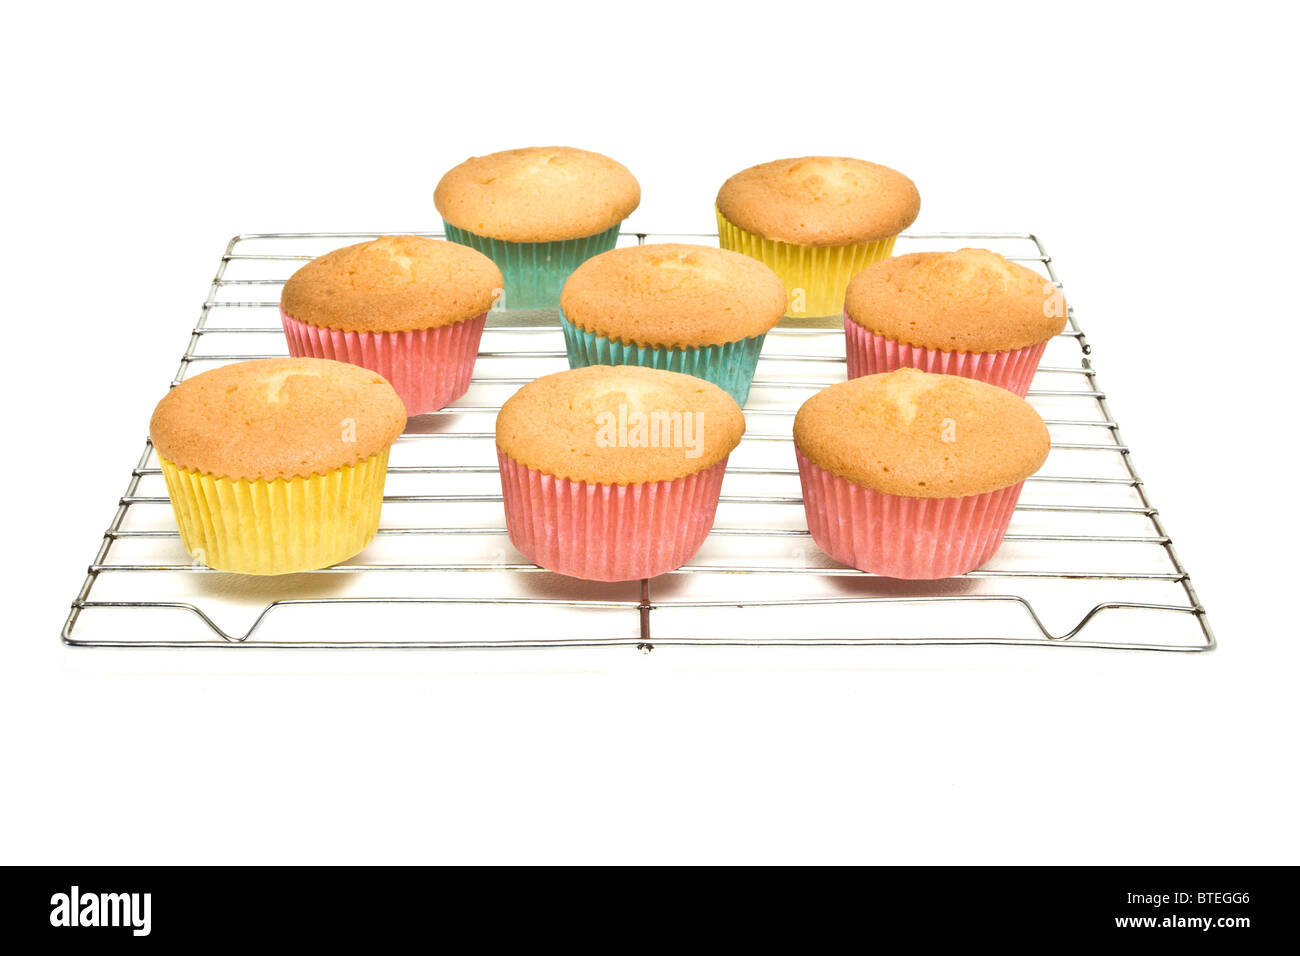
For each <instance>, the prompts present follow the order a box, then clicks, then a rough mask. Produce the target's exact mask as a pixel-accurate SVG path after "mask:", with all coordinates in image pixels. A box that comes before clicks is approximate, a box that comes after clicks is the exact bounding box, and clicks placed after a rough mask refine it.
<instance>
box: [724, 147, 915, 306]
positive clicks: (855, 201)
mask: <svg viewBox="0 0 1300 956" xmlns="http://www.w3.org/2000/svg"><path fill="white" fill-rule="evenodd" d="M716 205H717V208H716V211H717V214H718V238H719V240H720V242H721V245H722V248H724V249H733V250H735V251H736V252H743V253H744V254H745V255H747V256H753V257H754V258H755V259H758V260H759V261H761V262H764V263H766V264H767V265H769V266H771V268H772V270H773V271H774V272H776V274H777V275H779V276H780V277H781V280H782V281H783V282H784V283H785V287H786V290H787V292H788V293H789V297H790V299H789V303H788V305H787V307H786V314H787V315H790V316H796V317H800V316H826V315H839V314H840V311H841V310H842V309H843V308H844V288H845V286H847V285H848V284H849V280H850V279H851V278H853V276H854V275H856V274H857V273H858V272H860V271H861V270H862V269H863V268H864V267H866V266H867V265H870V264H871V263H873V262H876V261H877V260H879V259H883V258H885V257H886V256H888V255H889V254H890V253H891V252H893V249H894V239H895V238H897V236H898V234H899V233H900V232H902V231H903V230H904V229H906V228H907V227H908V226H910V225H911V224H912V223H913V222H914V221H915V220H916V215H917V213H918V212H920V210H921V196H920V194H919V193H918V192H917V191H916V186H915V185H913V183H912V181H911V180H910V179H908V178H907V177H906V176H904V175H903V174H902V173H900V172H896V171H894V170H892V169H890V168H889V167H888V166H880V165H878V164H876V163H868V162H866V161H864V160H861V159H848V158H844V157H838V156H806V157H804V158H802V159H778V160H776V161H775V162H771V163H762V164H761V165H758V166H751V167H750V168H749V169H746V170H745V171H744V172H739V173H736V175H734V176H732V177H731V178H730V179H728V180H727V181H726V182H725V183H723V184H722V188H721V189H720V190H718V198H717V204H716Z"/></svg>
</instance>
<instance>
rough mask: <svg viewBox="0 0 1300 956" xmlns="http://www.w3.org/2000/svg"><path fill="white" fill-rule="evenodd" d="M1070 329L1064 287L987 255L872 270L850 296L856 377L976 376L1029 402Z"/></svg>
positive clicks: (848, 343) (848, 333) (847, 326)
mask: <svg viewBox="0 0 1300 956" xmlns="http://www.w3.org/2000/svg"><path fill="white" fill-rule="evenodd" d="M1064 328H1065V299H1064V297H1063V296H1062V295H1061V291H1060V289H1058V288H1057V287H1056V286H1055V285H1053V284H1052V283H1051V282H1049V281H1048V280H1047V279H1045V278H1043V277H1042V276H1041V275H1039V274H1038V273H1037V272H1035V271H1034V270H1032V269H1027V268H1025V267H1024V266H1022V265H1019V264H1018V263H1015V262H1008V261H1007V260H1006V259H1004V258H1003V257H1002V256H1000V255H998V254H997V253H996V252H989V251H988V250H987V249H961V250H958V251H957V252H916V253H913V254H911V255H907V256H898V257H897V258H895V259H885V260H883V261H881V262H877V263H873V264H872V265H869V266H867V267H866V268H865V269H863V270H862V271H861V272H859V273H858V274H857V275H856V276H854V277H853V281H852V282H850V283H849V288H848V292H847V294H846V296H845V300H844V345H845V348H846V350H847V352H848V363H849V377H850V378H855V377H857V376H859V375H872V374H874V373H876V372H888V371H890V370H892V369H896V368H900V367H902V366H910V367H912V368H919V369H924V370H925V371H927V372H942V373H945V374H947V375H961V376H964V377H966V378H977V379H979V380H980V381H983V382H991V383H992V384H994V385H1000V386H1001V387H1002V388H1005V389H1009V390H1011V391H1013V392H1015V393H1016V394H1017V395H1019V396H1020V397H1021V398H1023V397H1024V396H1025V393H1026V392H1028V391H1029V383H1030V381H1031V380H1032V379H1033V377H1034V372H1035V371H1036V370H1037V369H1038V363H1039V362H1040V361H1041V360H1042V357H1043V350H1044V349H1046V348H1047V343H1048V342H1049V341H1051V339H1052V337H1053V336H1054V335H1058V334H1060V332H1061V330H1062V329H1064Z"/></svg>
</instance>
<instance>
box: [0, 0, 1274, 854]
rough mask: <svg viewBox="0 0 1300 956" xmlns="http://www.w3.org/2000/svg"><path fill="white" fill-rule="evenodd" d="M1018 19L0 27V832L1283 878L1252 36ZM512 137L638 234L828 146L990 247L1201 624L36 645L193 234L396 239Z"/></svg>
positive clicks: (602, 18)
mask: <svg viewBox="0 0 1300 956" xmlns="http://www.w3.org/2000/svg"><path fill="white" fill-rule="evenodd" d="M1055 7H1056V5H1052V7H1048V6H1047V5H1040V4H988V5H981V4H969V3H963V4H954V5H951V6H949V5H942V4H925V5H907V4H889V5H887V7H886V8H884V9H878V8H876V7H874V6H869V5H868V4H865V3H860V2H857V3H849V4H831V3H818V2H805V3H789V2H787V3H782V4H773V5H768V4H759V3H751V4H744V5H741V4H727V5H725V7H723V5H717V9H715V8H714V7H713V6H712V5H708V4H704V3H700V2H693V3H675V2H670V0H656V2H654V3H649V4H636V5H622V4H613V3H605V4H594V5H590V6H585V5H584V6H579V5H566V4H563V3H561V2H558V0H548V2H536V3H528V4H516V5H509V4H505V3H493V4H479V3H466V4H458V5H450V4H435V3H419V4H392V5H389V4H363V5H359V6H358V5H356V4H324V3H313V4H269V3H256V4H246V3H223V4H203V5H193V6H190V5H182V4H158V5H144V4H129V3H128V4H114V5H85V6H79V5H75V4H74V5H60V6H59V8H58V9H57V10H54V9H51V8H49V7H44V8H42V10H41V12H37V10H38V5H35V4H32V5H25V6H23V7H22V8H21V9H20V10H19V11H17V12H15V11H10V13H9V14H8V16H7V23H6V41H5V47H6V51H5V54H4V56H3V58H2V61H0V71H2V72H3V82H4V88H5V91H6V92H5V106H4V111H5V118H4V125H3V129H4V135H5V141H6V144H5V148H4V152H3V162H4V164H5V166H6V167H7V171H6V174H5V193H6V196H5V201H4V218H5V222H4V225H5V228H4V230H3V232H2V233H0V236H2V241H3V243H4V254H3V260H0V261H3V269H4V280H5V281H4V293H5V296H4V322H5V326H6V330H7V333H8V335H9V336H11V339H10V341H11V343H12V345H11V348H10V349H9V350H8V353H7V358H8V362H7V363H6V367H5V370H4V375H3V381H4V390H5V421H6V426H7V427H6V431H5V435H6V440H5V442H4V447H5V451H6V453H7V457H8V459H9V467H8V468H7V469H5V472H4V479H3V480H4V482H5V487H4V496H5V497H4V501H5V505H6V513H5V516H4V529H5V531H6V532H7V534H6V541H5V547H4V549H3V558H2V560H3V562H4V569H3V575H4V576H3V581H4V582H5V583H4V603H3V607H0V612H2V613H0V625H2V627H3V634H2V635H0V718H2V719H0V757H2V760H3V763H0V807H2V813H0V857H2V858H3V860H4V861H5V862H20V861H22V862H43V863H73V862H77V863H131V862H154V863H167V862H194V863H200V862H201V863H250V862H269V861H281V862H288V861H300V862H307V861H312V862H318V861H332V862H357V861H447V862H450V861H480V862H491V861H543V860H545V861H593V862H594V861H609V862H674V861H676V862H682V861H753V862H758V861H767V862H776V861H858V862H1050V863H1102V862H1105V863H1133V862H1145V863H1178V862H1198V863H1224V862H1238V863H1249V862H1264V861H1273V862H1281V861H1285V862H1291V863H1294V862H1296V855H1297V854H1296V850H1297V827H1296V815H1295V812H1294V810H1295V799H1296V798H1295V788H1296V782H1297V781H1296V776H1297V773H1296V717H1297V706H1296V694H1295V690H1294V688H1295V682H1296V673H1297V665H1300V653H1298V652H1297V645H1298V642H1300V628H1297V625H1296V613H1297V609H1296V601H1297V599H1298V598H1300V595H1297V586H1296V582H1297V577H1296V567H1295V556H1294V539H1295V533H1296V531H1297V528H1296V509H1295V504H1294V503H1295V495H1296V490H1295V477H1296V443H1297V440H1296V424H1295V418H1296V411H1295V407H1294V401H1293V398H1294V395H1295V374H1296V373H1295V368H1296V363H1295V360H1294V356H1293V350H1294V348H1295V347H1296V342H1295V336H1294V331H1293V329H1294V323H1295V320H1296V318H1297V306H1296V295H1295V291H1294V282H1295V269H1296V255H1297V251H1298V250H1297V243H1296V236H1297V234H1300V233H1298V232H1297V229H1298V227H1297V226H1296V222H1295V220H1296V214H1297V212H1298V211H1300V210H1298V209H1297V202H1296V199H1297V196H1296V192H1297V190H1296V174H1295V155H1294V154H1295V143H1294V127H1295V123H1294V120H1295V105H1294V103H1295V94H1296V92H1297V90H1296V86H1297V84H1296V75H1295V70H1294V67H1293V66H1292V65H1291V64H1293V63H1294V56H1293V54H1294V51H1293V50H1292V49H1291V48H1290V46H1291V40H1292V38H1293V37H1294V36H1295V26H1296V24H1295V23H1294V22H1293V21H1292V20H1291V16H1292V15H1291V14H1290V13H1283V10H1284V7H1283V6H1282V5H1280V4H1279V5H1276V7H1274V6H1272V5H1263V4H1251V3H1236V4H1233V5H1231V7H1230V9H1225V8H1224V7H1223V6H1222V5H1213V6H1206V7H1204V8H1203V9H1202V8H1200V7H1199V5H1192V4H1188V5H1180V6H1170V7H1168V8H1164V9H1161V8H1158V7H1156V6H1155V5H1151V6H1148V5H1145V4H1136V3H1125V4H1117V5H1114V6H1110V5H1108V4H1102V3H1090V4H1079V5H1076V6H1075V7H1074V9H1073V10H1072V12H1064V11H1055ZM913 11H915V12H913ZM555 143H559V144H570V145H577V146H583V147H587V148H591V149H596V150H600V151H602V152H605V153H608V154H610V155H612V156H615V157H617V158H619V159H621V160H623V161H624V162H625V163H627V165H629V166H630V167H631V168H632V169H633V170H634V172H635V173H636V174H637V176H638V177H639V179H640V180H641V183H642V186H643V190H644V200H643V204H642V207H641V209H640V210H638V211H637V213H636V214H635V216H634V219H633V220H632V224H633V225H635V226H638V227H640V228H643V229H651V230H675V231H681V230H698V231H706V230H709V229H711V228H712V221H711V213H712V210H711V200H712V197H713V194H714V192H715V191H716V188H717V186H718V184H719V183H720V182H721V181H722V179H724V178H725V177H726V176H727V175H729V174H730V173H732V172H735V171H736V170H738V169H741V168H743V167H745V166H748V165H751V164H752V163H755V162H759V161H762V160H766V159H771V158H776V157H780V156H788V155H803V154H810V153H814V154H815V153H831V154H846V155H855V156H861V157H864V158H868V159H873V160H877V161H880V162H884V163H887V164H889V165H891V166H894V167H896V168H898V169H901V170H903V171H905V172H907V173H908V174H909V175H910V176H912V178H913V179H914V180H915V181H916V182H917V184H918V185H919V187H920V190H921V193H922V197H923V207H922V211H921V217H920V219H919V220H918V222H917V224H916V226H915V229H916V230H918V231H919V230H923V229H924V230H963V229H965V230H1026V229H1032V230H1034V231H1037V232H1038V233H1039V234H1040V235H1042V236H1043V237H1044V238H1045V240H1046V241H1047V243H1048V246H1049V248H1050V249H1051V251H1052V252H1053V254H1054V257H1055V259H1056V262H1057V265H1058V266H1059V268H1060V272H1061V277H1062V279H1063V280H1064V282H1065V286H1066V291H1067V293H1068V295H1069V297H1070V301H1071V303H1072V304H1073V305H1074V306H1075V309H1076V311H1077V313H1078V316H1079V319H1080V322H1081V324H1082V325H1083V327H1084V328H1085V329H1086V330H1087V331H1088V333H1089V337H1090V339H1091V341H1092V343H1093V346H1094V349H1095V352H1094V357H1095V360H1096V362H1097V365H1098V367H1099V369H1100V371H1101V376H1102V382H1103V384H1104V385H1105V386H1106V388H1107V390H1108V392H1109V393H1110V395H1111V396H1112V399H1113V406H1114V410H1115V413H1116V415H1117V417H1118V418H1119V420H1120V421H1121V423H1122V424H1123V426H1124V434H1125V438H1126V439H1127V441H1128V442H1129V443H1130V444H1131V445H1132V446H1134V447H1135V449H1136V451H1137V455H1136V460H1137V463H1138V466H1139V467H1140V468H1141V470H1142V472H1143V475H1144V477H1145V478H1146V480H1147V484H1148V487H1149V490H1150V491H1151V493H1152V495H1153V497H1154V499H1155V502H1156V504H1157V506H1158V507H1159V508H1160V510H1161V514H1162V515H1163V517H1164V518H1165V520H1166V523H1167V526H1168V528H1169V530H1170V531H1171V532H1172V534H1173V535H1174V538H1175V540H1176V541H1177V543H1178V545H1179V550H1180V553H1181V556H1182V558H1183V560H1184V562H1185V563H1186V565H1187V566H1188V568H1189V569H1190V570H1191V572H1192V574H1193V578H1194V580H1195V582H1196V584H1197V586H1198V588H1199V590H1200V593H1201V597H1202V599H1203V601H1204V603H1205V605H1206V606H1207V607H1208V609H1209V611H1210V615H1211V621H1212V623H1213V624H1214V626H1215V628H1216V630H1217V632H1218V635H1219V638H1220V640H1221V644H1222V646H1221V648H1220V649H1219V650H1218V651H1217V652H1215V653H1213V654H1209V655H1191V656H1180V655H1167V654H1161V655H1142V654H1131V653H1130V654H1126V653H1119V652H1068V651H1067V652H1054V651H1051V650H1040V649H1018V648H1005V649H999V648H986V649H944V648H929V649H927V648H913V649H898V650H895V649H888V648H866V649H856V650H852V651H851V652H837V651H825V652H823V651H820V650H815V649H813V650H804V651H800V652H785V651H776V650H769V649H762V650H753V651H747V650H726V651H724V650H715V651H704V650H701V651H695V650H691V649H673V648H665V649H661V650H660V651H656V652H655V654H653V655H650V656H648V657H646V656H642V655H639V654H637V653H635V652H634V651H631V650H625V649H612V650H597V651H573V652H569V651H559V652H555V651H551V652H518V653H511V654H476V653H466V654H460V653H453V654H440V653H391V654H384V653H374V654H364V653H363V654H334V655H330V654H307V655H303V654H291V653H278V652H265V653H254V654H248V653H235V654H229V653H208V652H201V653H185V652H170V653H169V652H112V651H88V650H78V649H67V648H63V647H62V646H61V645H60V644H59V641H58V638H57V633H58V629H59V627H60V625H61V624H62V621H63V618H64V616H65V614H66V610H67V606H68V602H69V601H70V600H71V598H72V596H73V594H74V592H75V590H76V588H77V587H78V585H79V583H80V581H81V578H82V575H83V573H84V570H85V566H86V564H87V563H88V562H89V561H90V559H91V557H92V555H93V553H94V549H95V547H96V546H97V544H98V540H99V535H100V533H101V531H102V530H103V528H104V527H105V525H106V524H107V522H108V520H109V518H110V517H111V513H112V505H113V502H114V500H115V497H116V496H117V495H118V494H120V493H121V489H122V487H123V484H124V481H125V476H126V474H127V471H128V469H129V468H130V466H131V465H132V463H133V462H134V459H135V456H136V455H137V453H138V450H139V447H140V443H141V440H142V438H143V436H144V434H145V430H146V426H147V422H148V416H149V413H150V411H151V409H152V407H153V405H154V403H155V402H156V401H157V399H158V398H159V397H160V396H161V394H162V392H163V391H164V390H165V387H166V383H167V381H168V379H169V377H170V376H171V374H172V373H173V371H174V369H175V366H176V357H177V356H178V355H179V353H180V352H181V351H182V350H183V348H184V345H185V342H186V338H187V334H186V333H187V330H188V329H189V328H190V326H191V325H192V323H193V321H194V319H195V318H196V316H197V314H198V306H199V303H200V302H201V300H202V296H203V295H204V294H205V292H206V289H207V285H208V282H209V280H210V279H211V276H212V272H213V270H214V267H215V264H216V261H217V257H218V255H219V253H220V251H221V249H222V248H223V246H224V243H225V241H226V240H227V238H228V237H229V236H231V235H232V234H234V233H237V232H247V231H259V230H292V231H300V230H301V231H305V230H315V229H321V230H345V229H362V230H367V229H374V230H388V231H399V230H416V229H432V228H436V226H437V219H436V217H435V213H434V210H433V207H432V203H431V199H430V197H431V192H432V189H433V186H434V183H435V182H436V181H437V179H438V177H439V175H440V174H441V173H442V172H443V171H444V170H445V169H447V168H449V167H450V166H452V165H454V164H455V163H457V162H459V161H461V160H462V159H464V158H465V157H467V156H469V155H471V154H474V153H484V152H489V151H492V150H496V149H502V148H508V147H512V146H518V145H540V144H555Z"/></svg>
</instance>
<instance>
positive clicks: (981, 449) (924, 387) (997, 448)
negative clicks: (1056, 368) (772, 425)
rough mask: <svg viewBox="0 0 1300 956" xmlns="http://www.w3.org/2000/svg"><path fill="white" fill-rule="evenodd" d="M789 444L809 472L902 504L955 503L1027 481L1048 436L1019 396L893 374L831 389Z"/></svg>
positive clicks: (905, 371)
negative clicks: (813, 469)
mask: <svg viewBox="0 0 1300 956" xmlns="http://www.w3.org/2000/svg"><path fill="white" fill-rule="evenodd" d="M794 441H795V445H796V446H798V448H799V450H800V451H802V452H803V453H804V454H805V455H806V456H807V457H808V458H809V460H810V461H812V462H813V464H815V465H818V466H820V467H821V468H824V469H826V470H827V471H829V472H831V473H833V474H835V475H838V476H839V477H841V478H845V479H847V480H849V481H852V482H854V483H856V484H859V485H864V486H866V487H867V488H874V489H875V490H876V491H881V492H884V493H885V494H890V495H905V496H907V497H909V498H961V497H965V496H966V495H979V494H984V493H985V492H988V491H997V490H998V489H999V488H1006V487H1008V486H1010V485H1014V484H1016V483H1017V482H1019V481H1022V480H1023V479H1025V478H1028V477H1029V476H1030V475H1032V474H1033V473H1034V472H1036V471H1037V470H1038V469H1039V468H1041V467H1042V464H1043V462H1044V461H1046V460H1047V452H1048V446H1049V444H1050V440H1049V438H1048V434H1047V426H1046V425H1044V424H1043V420H1042V419H1041V418H1039V417H1038V413H1037V412H1036V411H1034V410H1033V408H1031V407H1030V406H1029V403H1028V402H1026V401H1025V400H1024V399H1022V398H1020V397H1019V396H1017V395H1015V394H1013V393H1012V392H1009V391H1007V390H1006V389H1004V388H998V387H997V386H996V385H989V384H988V383H987V382H979V381H975V380H974V379H969V378H961V377H959V376H956V375H933V374H931V373H929V372H922V371H919V370H917V369H913V368H900V369H898V370H897V371H893V372H885V373H884V374H881V375H867V376H864V377H862V378H855V379H850V380H849V381H847V382H841V383H840V384H838V385H832V386H831V387H830V388H828V389H825V390H824V391H821V392H818V393H817V394H816V395H814V396H813V397H812V398H810V399H808V401H806V402H804V403H803V406H802V407H801V408H800V409H799V413H798V414H797V415H796V416H795V419H794Z"/></svg>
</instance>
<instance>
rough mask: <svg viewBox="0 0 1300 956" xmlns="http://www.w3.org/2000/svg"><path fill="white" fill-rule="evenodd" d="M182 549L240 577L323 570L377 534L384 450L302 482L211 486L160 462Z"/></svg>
mask: <svg viewBox="0 0 1300 956" xmlns="http://www.w3.org/2000/svg"><path fill="white" fill-rule="evenodd" d="M158 463H159V465H160V466H161V467H162V473H163V479H164V480H165V481H166V482H167V494H168V495H169V496H170V498H171V502H172V510H173V511H174V512H175V514H176V524H177V525H178V526H179V527H180V532H181V544H182V545H184V547H185V550H186V552H188V553H189V555H190V556H191V557H192V558H194V559H195V560H196V561H199V562H200V563H202V564H205V565H207V566H208V567H210V568H216V569H217V570H218V571H236V572H238V573H240V574H289V573H291V572H294V571H312V570H315V569H317V568H327V567H329V566H330V565H331V564H337V563H338V562H340V561H343V560H345V559H347V558H350V557H352V556H353V555H354V554H356V553H357V552H359V551H361V550H362V549H363V548H364V547H365V546H366V545H367V544H369V543H370V540H371V539H372V538H373V537H374V536H375V532H376V531H377V530H378V529H379V509H380V506H381V504H382V503H383V500H384V476H385V473H386V471H387V468H388V449H384V450H383V451H382V452H380V453H378V454H376V455H371V456H370V457H369V458H365V459H363V460H361V461H359V462H357V463H356V464H355V465H346V466H344V467H342V468H335V469H334V470H333V471H330V472H327V473H325V474H322V475H312V476H311V477H309V478H275V479H271V480H254V481H249V480H245V479H232V478H217V477H215V476H213V475H206V474H202V473H200V472H197V471H190V470H189V469H187V468H181V467H180V466H178V465H174V464H172V463H171V462H170V461H167V460H166V459H165V458H162V457H161V456H159V458H158Z"/></svg>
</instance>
